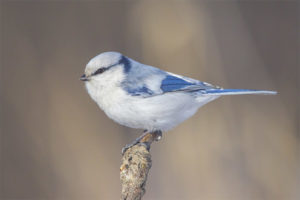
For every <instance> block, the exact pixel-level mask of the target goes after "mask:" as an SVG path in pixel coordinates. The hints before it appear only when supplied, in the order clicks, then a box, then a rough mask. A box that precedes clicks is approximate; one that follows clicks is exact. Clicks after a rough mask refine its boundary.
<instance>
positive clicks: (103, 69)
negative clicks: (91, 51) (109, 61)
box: [93, 68, 106, 75]
mask: <svg viewBox="0 0 300 200" xmlns="http://www.w3.org/2000/svg"><path fill="white" fill-rule="evenodd" d="M105 70H106V68H99V69H97V71H95V72H94V73H93V75H97V74H101V73H103V72H104V71H105Z"/></svg>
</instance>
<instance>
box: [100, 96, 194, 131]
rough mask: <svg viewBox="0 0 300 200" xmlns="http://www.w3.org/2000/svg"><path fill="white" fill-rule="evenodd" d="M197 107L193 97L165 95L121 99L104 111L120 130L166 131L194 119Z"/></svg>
mask: <svg viewBox="0 0 300 200" xmlns="http://www.w3.org/2000/svg"><path fill="white" fill-rule="evenodd" d="M199 107H200V104H199V103H198V102H197V101H196V100H195V98H194V97H191V96H189V95H186V94H180V93H176V94H175V93H173V94H172V93H168V94H164V95H159V96H155V97H149V98H137V97H130V98H127V99H122V100H120V101H119V102H118V103H116V104H115V105H114V106H110V107H108V108H106V109H105V110H104V111H105V113H106V114H107V115H108V116H109V117H110V118H111V119H113V120H114V121H116V122H118V123H119V124H122V125H124V126H128V127H131V128H138V129H147V130H149V131H154V130H161V131H167V130H170V129H172V128H173V127H175V126H176V125H178V124H179V123H181V122H183V121H184V120H186V119H188V118H189V117H191V116H192V115H194V114H195V112H196V111H197V110H198V108H199Z"/></svg>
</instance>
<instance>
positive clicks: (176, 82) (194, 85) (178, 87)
mask: <svg viewBox="0 0 300 200" xmlns="http://www.w3.org/2000/svg"><path fill="white" fill-rule="evenodd" d="M160 88H161V90H162V91H163V92H164V93H165V92H178V91H186V92H195V91H199V90H206V89H212V88H216V87H214V86H212V85H211V84H208V83H205V82H201V81H197V80H194V79H191V78H187V77H182V76H177V75H172V74H168V75H167V76H166V78H165V79H163V81H162V82H161V86H160Z"/></svg>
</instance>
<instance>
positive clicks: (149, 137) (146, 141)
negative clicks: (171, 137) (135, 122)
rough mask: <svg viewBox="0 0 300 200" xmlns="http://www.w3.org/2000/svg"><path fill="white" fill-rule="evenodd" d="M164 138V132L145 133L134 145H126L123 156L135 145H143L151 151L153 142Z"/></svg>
mask: <svg viewBox="0 0 300 200" xmlns="http://www.w3.org/2000/svg"><path fill="white" fill-rule="evenodd" d="M161 138H162V132H161V131H154V132H148V131H144V133H143V134H142V135H141V136H139V137H138V138H136V139H135V140H134V141H133V142H132V143H130V144H126V145H125V147H123V148H122V155H124V153H125V152H126V151H127V150H128V149H129V148H131V147H133V146H134V145H137V144H139V145H143V146H145V147H146V149H147V150H149V149H150V145H151V143H152V142H153V141H159V140H161Z"/></svg>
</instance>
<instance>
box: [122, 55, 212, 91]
mask: <svg viewBox="0 0 300 200" xmlns="http://www.w3.org/2000/svg"><path fill="white" fill-rule="evenodd" d="M129 61H130V63H131V68H130V70H128V71H126V70H125V71H124V72H125V75H126V78H125V79H124V80H123V81H122V82H121V87H122V88H123V89H124V90H125V91H126V92H127V93H128V94H129V95H131V96H141V97H151V96H156V95H161V94H164V93H168V92H195V91H199V90H203V91H205V90H207V89H216V87H214V86H212V85H210V84H208V83H205V82H200V81H197V80H194V79H191V78H187V77H183V76H179V75H176V74H172V73H169V72H166V71H163V70H160V69H158V68H155V67H152V66H147V65H143V64H141V63H137V62H135V61H133V60H131V59H129Z"/></svg>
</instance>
